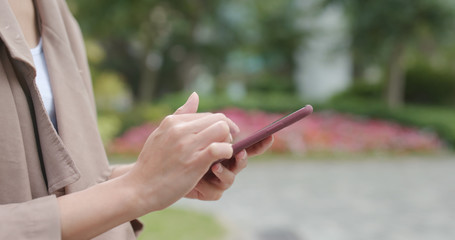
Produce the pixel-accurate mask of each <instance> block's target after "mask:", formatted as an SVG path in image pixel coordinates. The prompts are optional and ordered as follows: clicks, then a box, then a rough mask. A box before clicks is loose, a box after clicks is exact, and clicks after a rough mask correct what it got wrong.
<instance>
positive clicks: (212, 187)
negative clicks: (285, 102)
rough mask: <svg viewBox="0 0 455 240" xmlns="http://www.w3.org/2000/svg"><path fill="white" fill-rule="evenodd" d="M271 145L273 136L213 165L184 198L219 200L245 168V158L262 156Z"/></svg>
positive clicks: (246, 161)
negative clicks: (232, 157)
mask: <svg viewBox="0 0 455 240" xmlns="http://www.w3.org/2000/svg"><path fill="white" fill-rule="evenodd" d="M272 143H273V136H270V137H268V138H266V139H264V140H262V141H261V142H259V143H257V144H255V145H253V146H251V147H250V148H248V149H246V150H243V151H241V152H240V153H238V154H237V155H236V156H235V158H234V159H230V160H226V161H225V162H223V163H217V164H215V165H213V166H212V167H211V171H209V172H207V173H206V174H205V176H204V177H203V178H202V179H201V180H200V181H199V183H198V184H197V185H196V187H195V188H193V190H191V192H189V193H188V194H187V195H186V196H185V197H187V198H194V199H199V200H208V201H210V200H218V199H220V198H221V196H222V195H223V193H224V191H226V190H227V189H228V188H230V187H231V186H232V184H233V183H234V180H235V177H236V175H237V174H238V173H239V172H240V171H242V170H243V169H244V168H245V167H246V166H247V163H248V160H247V157H248V156H255V155H259V154H262V153H263V152H265V151H266V150H267V149H268V148H269V147H270V146H271V145H272Z"/></svg>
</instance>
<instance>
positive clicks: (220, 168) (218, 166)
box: [216, 163, 223, 173]
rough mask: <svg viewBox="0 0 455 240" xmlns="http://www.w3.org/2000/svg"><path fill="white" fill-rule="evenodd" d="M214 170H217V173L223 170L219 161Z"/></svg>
mask: <svg viewBox="0 0 455 240" xmlns="http://www.w3.org/2000/svg"><path fill="white" fill-rule="evenodd" d="M216 171H217V172H218V173H221V172H222V171H223V167H222V166H221V164H220V163H218V164H217V166H216Z"/></svg>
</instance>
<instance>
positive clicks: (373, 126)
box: [108, 108, 445, 154]
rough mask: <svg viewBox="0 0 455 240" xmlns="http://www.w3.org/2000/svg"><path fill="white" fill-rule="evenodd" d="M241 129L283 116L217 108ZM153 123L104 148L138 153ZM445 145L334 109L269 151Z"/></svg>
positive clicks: (279, 138)
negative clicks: (337, 111)
mask: <svg viewBox="0 0 455 240" xmlns="http://www.w3.org/2000/svg"><path fill="white" fill-rule="evenodd" d="M220 112H222V113H224V114H225V115H226V116H227V117H229V118H231V119H232V120H233V121H234V122H235V123H236V124H237V125H238V126H239V127H240V129H241V133H240V134H239V136H237V139H242V138H244V137H246V136H247V135H249V134H251V133H253V132H255V131H257V130H259V129H261V128H262V127H264V126H266V125H268V124H270V123H271V122H273V121H275V120H277V119H279V118H281V117H283V116H284V115H282V114H271V113H265V112H260V111H255V112H247V111H244V110H241V109H236V108H232V109H225V110H222V111H220ZM157 126H158V124H154V123H146V124H144V125H141V126H138V127H134V128H131V129H130V130H128V131H126V132H125V133H124V134H123V135H122V136H120V137H118V138H116V139H115V140H114V141H113V143H112V144H111V145H110V146H109V148H108V150H109V152H110V153H113V154H138V153H139V152H140V150H141V148H142V146H143V144H144V143H145V141H146V140H147V137H148V135H149V134H150V133H151V132H152V131H153V130H154V129H155V128H156V127H157ZM444 148H445V145H444V143H443V141H442V140H441V139H440V138H439V137H438V136H437V135H436V134H434V133H433V132H429V131H425V130H421V129H417V128H411V127H406V126H402V125H399V124H396V123H393V122H389V121H383V120H377V119H367V118H362V117H357V116H353V115H347V114H340V113H334V112H316V113H313V114H312V115H310V116H309V117H307V118H305V119H304V120H302V121H299V122H297V123H296V124H294V125H292V126H290V127H288V128H285V129H283V130H282V131H280V132H278V133H276V134H275V142H274V144H273V146H272V147H271V149H270V151H271V152H277V153H283V152H293V153H299V154H305V153H370V152H400V153H401V152H404V153H408V152H438V151H441V150H443V149H444Z"/></svg>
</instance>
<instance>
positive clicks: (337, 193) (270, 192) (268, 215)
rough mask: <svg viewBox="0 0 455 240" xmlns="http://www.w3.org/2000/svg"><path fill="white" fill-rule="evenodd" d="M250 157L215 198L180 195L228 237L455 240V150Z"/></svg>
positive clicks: (184, 204) (233, 239)
mask: <svg viewBox="0 0 455 240" xmlns="http://www.w3.org/2000/svg"><path fill="white" fill-rule="evenodd" d="M427 158H428V159H423V158H417V157H409V158H407V159H404V160H403V159H400V160H394V161H389V160H381V159H371V160H365V161H319V162H318V161H314V162H311V161H305V162H296V161H286V160H278V161H273V162H255V161H254V160H252V161H250V164H249V166H248V168H247V169H246V170H244V171H243V172H242V173H241V174H240V175H239V176H238V178H237V179H236V182H235V184H234V186H233V187H232V188H231V189H230V190H229V191H228V192H226V193H225V195H224V196H223V198H222V199H221V200H220V201H217V202H200V201H194V200H187V199H185V200H182V201H180V202H178V203H177V206H180V207H187V208H192V209H196V210H199V211H207V212H209V213H211V214H214V215H215V216H216V217H218V218H219V219H220V220H221V221H222V222H223V223H224V224H225V225H226V226H227V228H228V229H229V230H230V232H231V234H230V236H229V240H452V239H455V156H446V157H434V158H435V159H429V158H430V157H427Z"/></svg>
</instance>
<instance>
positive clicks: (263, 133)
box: [214, 105, 313, 164]
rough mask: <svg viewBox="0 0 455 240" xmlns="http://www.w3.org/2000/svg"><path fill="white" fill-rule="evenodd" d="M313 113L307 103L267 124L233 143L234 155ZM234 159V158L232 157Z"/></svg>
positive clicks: (221, 160)
mask: <svg viewBox="0 0 455 240" xmlns="http://www.w3.org/2000/svg"><path fill="white" fill-rule="evenodd" d="M311 113H313V107H312V106H311V105H306V106H305V107H303V108H301V109H299V110H297V111H295V112H293V113H291V114H289V115H287V116H285V117H282V118H280V119H278V120H276V121H275V122H273V123H271V124H269V125H267V126H266V127H264V128H262V129H261V130H259V131H257V132H255V133H253V134H252V135H250V136H248V137H246V138H244V139H242V140H240V141H238V142H236V143H234V144H233V145H232V148H233V150H234V153H233V155H232V156H233V157H234V156H235V155H236V154H237V153H239V152H240V151H242V150H243V149H247V148H249V147H251V146H253V145H254V144H256V143H258V142H260V141H262V140H264V139H266V138H267V137H268V136H270V135H272V134H274V133H276V132H278V131H280V130H281V129H283V128H285V127H288V126H290V125H292V124H294V123H296V122H297V121H299V120H302V119H303V118H305V117H306V116H308V115H310V114H311ZM231 159H232V158H231ZM224 160H228V159H220V160H218V161H216V162H215V163H214V164H216V163H219V162H223V161H224Z"/></svg>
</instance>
